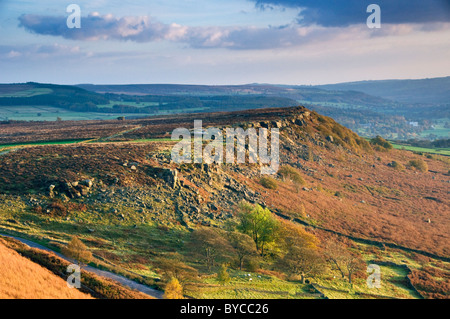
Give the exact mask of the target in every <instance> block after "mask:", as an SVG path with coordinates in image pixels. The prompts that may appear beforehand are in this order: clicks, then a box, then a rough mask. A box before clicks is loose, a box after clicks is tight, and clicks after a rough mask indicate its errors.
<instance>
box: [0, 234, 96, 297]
mask: <svg viewBox="0 0 450 319" xmlns="http://www.w3.org/2000/svg"><path fill="white" fill-rule="evenodd" d="M10 298H13V299H90V298H92V297H91V296H89V295H87V294H84V293H82V292H80V291H78V290H77V289H70V288H69V287H68V286H67V283H66V281H65V280H63V279H62V278H60V277H58V276H56V275H55V274H53V273H52V272H50V271H49V270H47V269H45V268H43V267H41V266H39V265H38V264H35V263H33V262H32V261H30V260H29V259H26V258H24V257H22V256H20V255H19V254H18V253H16V252H15V251H14V250H11V249H9V248H7V247H5V246H4V244H3V243H2V240H1V239H0V299H10Z"/></svg>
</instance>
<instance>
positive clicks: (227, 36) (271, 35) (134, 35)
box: [12, 13, 449, 55]
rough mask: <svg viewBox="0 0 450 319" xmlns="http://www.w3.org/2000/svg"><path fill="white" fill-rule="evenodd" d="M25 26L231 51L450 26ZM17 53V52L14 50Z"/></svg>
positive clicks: (105, 19) (36, 20)
mask: <svg viewBox="0 0 450 319" xmlns="http://www.w3.org/2000/svg"><path fill="white" fill-rule="evenodd" d="M19 21H20V26H22V27H23V28H25V29H26V30H28V31H29V32H32V33H36V34H41V35H50V36H61V37H63V38H66V39H71V40H81V41H83V40H86V41H97V40H116V41H117V40H119V41H133V42H141V43H143V42H155V41H172V42H177V43H181V44H185V45H187V46H188V47H191V48H197V49H212V48H224V49H230V50H263V49H277V48H289V47H299V46H304V45H307V44H310V43H318V42H326V41H331V40H335V39H338V38H354V39H357V38H362V37H365V38H368V37H375V36H378V37H380V36H389V35H402V34H403V35H404V34H408V33H411V32H426V31H436V30H440V29H443V28H448V26H449V24H448V23H440V22H433V23H428V24H406V23H405V24H383V27H382V28H381V29H380V30H375V31H374V30H370V29H368V28H367V27H366V26H365V24H352V25H349V26H327V27H326V26H320V25H299V24H297V23H291V24H287V25H283V26H275V27H272V26H269V27H254V26H229V27H223V26H220V27H219V26H202V27H192V26H182V25H179V24H175V23H172V24H165V23H162V22H159V21H157V20H155V19H154V18H150V17H148V16H127V17H121V18H118V17H115V16H113V15H111V14H108V15H100V14H98V13H91V14H89V15H88V16H87V17H83V18H82V19H81V28H80V29H69V28H68V27H67V25H66V18H65V17H62V16H61V17H55V16H41V15H30V14H28V15H22V16H20V17H19ZM12 55H14V53H12Z"/></svg>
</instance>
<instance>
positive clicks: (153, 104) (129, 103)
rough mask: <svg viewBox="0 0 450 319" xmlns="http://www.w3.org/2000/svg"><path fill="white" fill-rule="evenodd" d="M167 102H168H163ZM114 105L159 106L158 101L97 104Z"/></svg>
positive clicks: (110, 106) (102, 106) (103, 105)
mask: <svg viewBox="0 0 450 319" xmlns="http://www.w3.org/2000/svg"><path fill="white" fill-rule="evenodd" d="M162 104H166V103H162ZM114 105H126V106H133V107H138V108H141V107H148V106H159V103H158V102H129V101H110V103H109V104H102V105H97V106H98V107H101V108H112V107H113V106H114Z"/></svg>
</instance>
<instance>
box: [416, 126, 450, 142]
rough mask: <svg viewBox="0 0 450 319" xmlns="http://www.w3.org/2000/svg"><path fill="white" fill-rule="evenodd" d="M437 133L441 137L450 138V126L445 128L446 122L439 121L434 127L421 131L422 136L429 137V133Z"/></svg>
mask: <svg viewBox="0 0 450 319" xmlns="http://www.w3.org/2000/svg"><path fill="white" fill-rule="evenodd" d="M430 134H431V135H436V136H437V137H438V138H439V139H442V138H450V128H445V127H444V124H442V123H439V124H436V125H434V129H430V130H424V131H422V132H421V133H420V136H422V137H428V135H430Z"/></svg>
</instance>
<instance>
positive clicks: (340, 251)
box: [325, 240, 364, 285]
mask: <svg viewBox="0 0 450 319" xmlns="http://www.w3.org/2000/svg"><path fill="white" fill-rule="evenodd" d="M325 257H326V259H327V261H328V262H329V263H330V264H331V265H332V267H333V268H334V269H336V270H337V271H339V273H340V274H341V277H342V279H344V278H345V277H347V278H348V282H349V283H350V285H353V283H352V276H353V275H354V274H355V273H356V272H357V271H360V270H362V268H363V264H364V262H363V261H362V260H361V259H360V258H359V256H358V255H357V254H356V253H352V252H350V251H349V250H348V249H346V248H345V247H344V246H343V245H342V244H340V243H338V242H336V241H335V240H330V241H329V242H328V243H327V245H326V248H325Z"/></svg>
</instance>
